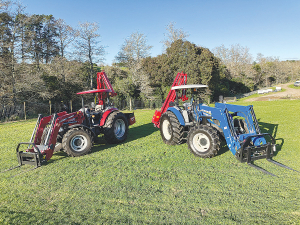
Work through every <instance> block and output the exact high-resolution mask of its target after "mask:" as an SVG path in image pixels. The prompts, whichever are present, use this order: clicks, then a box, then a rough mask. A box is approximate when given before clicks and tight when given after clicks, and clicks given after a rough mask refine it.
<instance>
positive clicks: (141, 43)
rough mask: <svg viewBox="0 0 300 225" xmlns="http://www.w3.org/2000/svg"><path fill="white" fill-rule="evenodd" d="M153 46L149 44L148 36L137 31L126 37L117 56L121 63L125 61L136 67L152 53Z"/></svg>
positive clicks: (127, 64) (128, 64) (129, 65)
mask: <svg viewBox="0 0 300 225" xmlns="http://www.w3.org/2000/svg"><path fill="white" fill-rule="evenodd" d="M151 48H152V46H150V45H147V39H146V36H145V35H144V34H142V33H139V32H135V33H132V34H131V35H130V37H129V38H127V39H125V43H124V44H123V45H122V47H121V50H120V51H119V53H118V55H117V56H116V60H117V61H118V62H119V63H124V64H125V65H126V66H128V67H135V65H136V64H138V63H140V61H141V60H142V59H143V58H146V57H148V56H149V55H150V52H149V51H150V49H151Z"/></svg>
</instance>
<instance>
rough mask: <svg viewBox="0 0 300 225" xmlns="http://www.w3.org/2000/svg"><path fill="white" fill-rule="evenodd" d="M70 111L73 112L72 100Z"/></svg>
mask: <svg viewBox="0 0 300 225" xmlns="http://www.w3.org/2000/svg"><path fill="white" fill-rule="evenodd" d="M70 110H71V112H73V108H72V100H70Z"/></svg>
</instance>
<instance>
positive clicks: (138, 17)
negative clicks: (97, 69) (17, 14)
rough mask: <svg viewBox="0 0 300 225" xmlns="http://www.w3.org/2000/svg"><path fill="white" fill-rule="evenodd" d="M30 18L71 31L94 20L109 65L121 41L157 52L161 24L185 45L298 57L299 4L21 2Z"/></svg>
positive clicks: (263, 0) (237, 0) (253, 0)
mask: <svg viewBox="0 0 300 225" xmlns="http://www.w3.org/2000/svg"><path fill="white" fill-rule="evenodd" d="M21 2H22V3H23V5H25V6H27V8H26V10H25V11H26V12H27V13H29V14H46V15H49V14H52V15H53V16H54V17H55V18H56V19H58V18H61V19H63V20H65V21H66V23H67V24H69V25H71V26H72V27H76V26H77V25H78V22H98V23H99V25H100V29H99V34H100V35H101V39H100V40H101V44H102V45H103V46H106V53H107V54H106V56H105V58H106V61H105V63H106V64H111V63H112V61H113V59H114V57H115V56H116V55H117V53H118V51H119V50H120V47H121V45H122V44H123V43H124V40H125V38H127V37H129V36H130V34H131V33H133V32H137V31H138V32H140V33H143V34H145V35H146V37H147V40H148V44H149V45H152V46H153V48H152V50H151V56H156V55H159V54H161V53H162V43H161V41H162V40H163V39H164V33H166V26H167V25H168V24H169V23H170V22H174V23H176V24H175V28H178V29H182V30H183V31H185V32H186V33H188V34H189V37H188V38H187V40H188V41H190V42H192V43H194V44H196V45H198V46H203V47H206V48H209V49H213V48H215V47H218V46H221V45H222V44H224V45H225V47H230V46H231V45H233V44H240V45H241V46H243V47H248V48H249V49H250V53H251V54H252V55H253V57H254V58H256V55H257V53H262V54H263V55H264V56H273V57H279V59H280V60H287V59H300V45H299V40H300V37H299V34H300V26H299V25H300V24H299V23H300V1H299V0H284V1H283V0H282V1H280V0H198V1H197V0H185V1H178V0H148V1H142V0H140V1H139V0H135V1H134V0H123V1H122V0H105V1H104V0H85V1H82V0H51V1H49V0H23V1H21Z"/></svg>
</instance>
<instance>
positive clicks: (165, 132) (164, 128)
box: [159, 111, 183, 145]
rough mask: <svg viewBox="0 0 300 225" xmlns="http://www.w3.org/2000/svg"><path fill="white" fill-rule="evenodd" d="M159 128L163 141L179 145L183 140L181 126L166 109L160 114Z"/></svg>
mask: <svg viewBox="0 0 300 225" xmlns="http://www.w3.org/2000/svg"><path fill="white" fill-rule="evenodd" d="M159 129H160V135H161V137H162V140H163V142H164V143H166V144H168V145H179V144H181V143H182V142H183V126H182V125H180V123H179V121H178V119H177V117H176V116H175V115H174V113H172V112H170V111H167V112H166V113H164V114H163V115H162V116H161V118H160V128H159Z"/></svg>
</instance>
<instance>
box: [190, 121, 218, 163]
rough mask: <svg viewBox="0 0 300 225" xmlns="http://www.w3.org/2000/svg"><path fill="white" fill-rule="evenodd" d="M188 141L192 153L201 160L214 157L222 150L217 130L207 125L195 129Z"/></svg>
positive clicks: (192, 130) (191, 131)
mask: <svg viewBox="0 0 300 225" xmlns="http://www.w3.org/2000/svg"><path fill="white" fill-rule="evenodd" d="M187 140H188V141H187V142H188V147H189V149H190V150H191V152H192V153H193V154H194V155H195V156H199V157H201V158H211V157H214V156H215V155H216V154H217V152H218V151H219V149H220V138H219V135H218V132H217V130H216V129H214V128H212V127H210V126H207V125H197V126H195V127H193V128H192V129H191V130H190V132H189V134H188V137H187Z"/></svg>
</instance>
